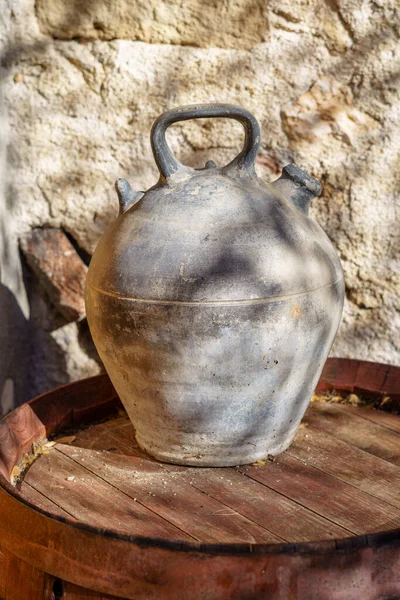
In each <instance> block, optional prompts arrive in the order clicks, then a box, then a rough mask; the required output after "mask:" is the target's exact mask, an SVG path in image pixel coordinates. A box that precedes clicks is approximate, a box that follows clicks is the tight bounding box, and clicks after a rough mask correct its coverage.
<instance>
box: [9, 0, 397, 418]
mask: <svg viewBox="0 0 400 600" xmlns="http://www.w3.org/2000/svg"><path fill="white" fill-rule="evenodd" d="M399 28H400V20H399V5H397V6H396V1H395V0H362V1H361V2H360V1H359V0H325V1H324V2H321V1H320V0H302V1H301V2H297V3H294V2H289V0H279V1H278V0H270V1H268V2H266V1H264V0H232V1H228V0H220V1H217V0H160V1H158V0H157V1H151V0H149V2H147V3H144V2H141V1H140V0H129V1H128V0H117V1H116V2H112V3H111V2H107V1H106V0H87V1H85V2H82V1H80V2H78V1H77V0H68V1H67V0H37V1H36V4H35V3H34V2H33V0H0V50H1V55H2V68H1V69H2V70H1V89H0V94H1V105H0V119H1V121H0V123H1V128H0V218H1V222H0V224H1V236H2V237H1V240H0V242H1V253H2V266H1V287H0V311H1V313H0V314H1V315H2V327H1V328H0V352H1V357H0V398H1V396H2V395H3V400H2V403H3V409H2V410H3V412H4V411H6V410H8V409H9V408H10V407H11V406H12V405H13V403H16V402H17V403H18V402H20V401H21V400H22V399H26V398H29V397H31V396H32V395H34V394H37V393H40V392H42V391H44V390H46V389H49V388H51V387H53V386H55V385H58V384H61V383H64V382H67V381H69V380H72V379H76V378H81V377H85V376H89V375H92V374H95V373H97V372H98V371H99V369H100V366H99V361H98V358H97V356H96V353H95V351H94V349H93V346H92V344H91V339H90V335H89V332H88V329H87V323H86V321H85V319H84V318H82V317H81V316H79V317H78V316H77V317H76V319H73V318H72V319H71V318H67V317H66V314H72V313H65V311H64V312H63V311H62V310H61V311H60V305H59V303H58V304H57V301H56V300H55V296H54V294H53V295H52V294H51V293H49V286H47V287H46V285H44V283H45V282H44V280H43V278H42V277H40V276H39V275H38V270H37V269H36V270H35V269H33V268H32V264H33V263H32V261H30V262H29V261H27V259H26V256H25V255H24V254H20V250H19V246H20V247H22V248H23V249H24V248H25V249H26V239H27V237H28V239H30V238H29V236H30V235H32V234H31V232H32V230H36V229H38V230H40V229H43V228H52V229H56V230H60V232H59V234H60V235H65V236H66V239H67V242H68V243H69V244H70V245H71V248H72V249H73V251H74V252H76V253H77V256H78V257H80V260H81V261H82V264H87V263H88V260H89V258H90V254H91V253H92V252H93V249H94V247H95V246H96V243H97V241H98V239H99V237H100V236H101V234H102V232H103V231H104V229H105V227H107V225H108V224H109V223H110V222H111V221H112V220H113V219H114V218H115V216H116V214H117V198H116V194H115V192H114V189H113V184H114V181H115V180H116V179H117V178H118V177H124V178H127V179H128V180H129V181H130V182H131V184H132V186H133V187H135V188H136V189H146V188H147V187H149V186H150V185H152V184H153V183H154V182H155V181H156V179H157V171H156V167H155V165H154V161H153V158H152V155H151V150H150V144H149V130H150V127H151V124H152V122H153V121H154V119H155V118H156V117H157V116H158V115H159V114H160V113H161V112H162V111H163V110H165V109H167V108H171V107H174V106H177V105H181V104H191V103H194V102H210V101H220V102H230V103H236V104H240V105H242V106H244V107H246V108H248V109H250V110H251V111H252V112H254V114H255V115H256V117H257V118H258V120H259V122H260V124H261V126H262V135H263V142H262V150H261V153H260V156H259V162H258V167H257V168H258V171H259V174H260V175H261V176H263V177H265V178H266V179H270V180H273V179H275V178H276V177H277V176H278V175H279V172H280V170H281V168H282V167H283V166H284V165H285V164H287V163H288V162H291V161H294V162H296V163H297V164H299V165H300V166H301V167H303V168H305V169H306V170H308V171H309V172H310V173H312V174H313V175H314V176H315V177H317V178H319V179H320V180H321V181H322V183H323V186H324V191H323V195H322V197H321V198H319V199H317V200H316V201H315V202H314V206H313V209H312V214H313V216H314V217H315V218H316V219H317V220H318V221H319V223H320V224H321V225H322V227H323V228H324V229H325V230H326V232H327V233H328V235H329V236H330V238H331V239H332V241H333V243H334V244H335V246H336V248H337V250H338V252H339V254H340V256H341V259H342V263H343V267H344V271H345V277H346V305H345V310H344V317H343V322H342V325H341V327H340V330H339V333H338V336H337V339H336V341H335V344H334V347H333V350H332V353H333V354H335V355H339V356H347V357H356V358H363V359H367V360H377V361H383V362H389V363H396V362H397V363H398V362H399V355H400V340H399V327H400V317H399V295H398V292H399V282H398V273H399V268H398V267H399V262H398V257H399V234H398V231H399V221H400V219H399V195H400V168H399V164H400V163H399V158H400V125H399V124H400V93H399V88H400V85H399V83H400V82H399V73H400V44H399V35H400V32H399ZM168 135H169V140H170V143H171V146H172V148H173V150H174V151H175V153H176V155H177V156H178V158H179V159H180V160H181V161H183V162H186V163H187V164H190V165H195V166H200V165H204V163H205V161H206V160H208V159H213V160H214V161H216V162H217V164H223V163H224V162H226V161H228V160H229V159H230V158H233V156H234V155H235V154H236V153H237V152H238V151H239V149H240V146H241V143H242V132H241V128H240V126H239V125H238V124H237V123H231V122H224V121H217V122H213V121H201V122H190V123H185V124H182V125H177V126H174V127H173V128H171V130H170V133H169V134H168ZM35 235H36V234H35ZM38 235H40V231H39V233H38ZM63 243H64V242H63ZM61 245H62V244H61ZM68 252H69V250H68V251H67V254H68ZM46 268H47V271H48V272H50V274H51V272H52V267H51V265H50V266H49V265H47V267H46ZM79 268H80V269H81V271H82V269H83V267H82V268H81V267H79ZM78 270H79V269H78ZM82 272H83V271H82ZM50 278H51V277H50ZM2 390H3V391H2ZM0 412H1V409H0Z"/></svg>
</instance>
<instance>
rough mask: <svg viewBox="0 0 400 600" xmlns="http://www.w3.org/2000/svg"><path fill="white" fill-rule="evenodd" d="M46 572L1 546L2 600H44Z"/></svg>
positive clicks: (0, 576)
mask: <svg viewBox="0 0 400 600" xmlns="http://www.w3.org/2000/svg"><path fill="white" fill-rule="evenodd" d="M44 588H45V574H44V572H43V571H41V570H39V569H35V567H33V566H32V565H30V564H28V563H27V562H25V561H23V560H21V559H20V558H17V557H16V556H15V555H14V554H12V553H11V552H9V551H8V550H6V548H4V547H0V598H1V600H43V593H44Z"/></svg>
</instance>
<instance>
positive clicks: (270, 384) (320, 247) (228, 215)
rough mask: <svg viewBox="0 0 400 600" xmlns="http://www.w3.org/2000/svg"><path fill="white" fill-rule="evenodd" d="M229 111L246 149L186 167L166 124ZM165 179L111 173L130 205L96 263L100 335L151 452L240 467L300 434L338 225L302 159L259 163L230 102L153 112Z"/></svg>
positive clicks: (325, 326)
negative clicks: (316, 209)
mask: <svg viewBox="0 0 400 600" xmlns="http://www.w3.org/2000/svg"><path fill="white" fill-rule="evenodd" d="M204 117H211V118H221V117H226V118H231V119H236V120H237V121H239V122H240V123H241V124H242V125H243V127H244V130H245V142H244V148H243V150H242V151H241V152H240V154H239V155H238V156H237V157H236V158H235V159H234V160H233V161H232V162H230V163H229V164H228V165H226V166H223V167H217V166H216V165H215V164H214V163H213V162H212V161H209V162H207V163H206V166H205V168H204V169H199V170H198V169H192V168H189V167H187V166H184V165H182V164H181V163H180V162H178V161H177V159H176V158H175V157H174V156H173V154H172V153H171V150H170V149H169V147H168V145H167V142H166V137H165V133H166V129H167V127H169V126H170V125H171V124H172V123H175V122H178V121H184V120H188V119H198V118H204ZM151 144H152V149H153V154H154V158H155V161H156V163H157V166H158V169H159V171H160V179H159V181H158V183H157V184H156V185H155V186H154V187H152V188H150V189H149V190H148V191H146V192H144V193H142V192H134V191H132V189H131V188H130V186H129V184H128V183H127V182H126V181H124V180H119V181H118V182H117V184H116V187H117V192H118V196H119V201H120V207H121V210H120V215H119V216H118V218H117V220H116V221H115V222H114V223H113V224H112V225H111V226H110V228H109V229H108V230H107V231H106V233H105V234H104V235H103V237H102V239H101V240H100V242H99V244H98V246H97V248H96V251H95V253H94V256H93V259H92V261H91V264H90V268H89V273H88V278H87V291H86V306H87V317H88V321H89V325H90V329H91V332H92V335H93V339H94V341H95V344H96V346H97V349H98V352H99V354H100V357H101V359H102V360H103V362H104V365H105V368H106V370H107V372H108V374H109V376H110V378H111V381H112V383H113V384H114V386H115V389H116V390H117V392H118V394H119V396H120V398H121V400H122V402H123V404H124V406H125V408H126V411H127V413H128V415H129V417H130V419H131V421H132V423H133V425H134V427H135V430H136V436H137V441H138V443H139V445H140V446H141V447H142V448H144V449H145V450H146V451H147V452H148V453H149V454H151V455H152V456H154V457H155V458H157V459H159V460H161V461H166V462H171V463H177V464H184V465H199V466H229V465H240V464H246V463H252V462H254V461H256V460H261V459H265V458H266V457H267V456H268V455H272V456H275V455H277V454H279V453H280V452H282V451H283V450H285V449H286V448H287V447H288V446H289V444H290V443H291V441H292V439H293V437H294V435H295V433H296V430H297V427H298V425H299V423H300V421H301V419H302V417H303V414H304V412H305V410H306V408H307V405H308V402H309V399H310V396H311V394H312V392H313V390H314V388H315V385H316V383H317V381H318V378H319V376H320V373H321V370H322V367H323V365H324V363H325V360H326V358H327V355H328V352H329V349H330V347H331V344H332V342H333V339H334V336H335V333H336V330H337V327H338V324H339V321H340V317H341V312H342V305H343V297H344V283H343V274H342V269H341V265H340V261H339V258H338V256H337V254H336V252H335V250H334V248H333V247H332V244H331V243H330V241H329V239H328V237H327V236H326V235H325V233H324V232H323V231H322V229H321V228H320V227H319V225H318V224H317V223H315V222H314V221H313V219H311V218H310V217H309V216H308V207H309V204H310V201H311V199H312V198H313V197H314V196H317V195H319V193H320V191H321V185H320V183H319V182H318V181H316V180H315V179H313V178H312V177H310V176H309V175H307V174H306V173H304V172H303V171H302V170H301V169H299V168H298V167H296V166H295V165H293V164H291V165H288V166H286V167H285V168H284V169H283V173H282V176H281V177H280V178H279V179H278V180H277V181H274V182H273V183H271V184H270V183H265V182H264V181H262V180H261V179H260V178H259V177H258V176H257V175H256V173H255V170H254V163H255V160H256V156H257V151H258V148H259V144H260V128H259V125H258V123H257V121H256V119H255V118H254V117H253V115H252V114H251V113H249V112H248V111H246V110H243V109H242V108H238V107H236V106H231V105H228V104H206V105H195V106H185V107H182V108H177V109H174V110H170V111H168V112H166V113H164V114H163V115H161V116H160V117H159V118H158V119H157V121H156V122H155V123H154V126H153V128H152V132H151Z"/></svg>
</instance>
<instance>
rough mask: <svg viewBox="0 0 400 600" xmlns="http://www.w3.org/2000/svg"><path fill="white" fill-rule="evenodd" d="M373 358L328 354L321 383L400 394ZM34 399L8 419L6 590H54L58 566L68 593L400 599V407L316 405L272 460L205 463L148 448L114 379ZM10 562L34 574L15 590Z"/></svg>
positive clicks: (0, 558)
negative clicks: (41, 449) (18, 478)
mask: <svg viewBox="0 0 400 600" xmlns="http://www.w3.org/2000/svg"><path fill="white" fill-rule="evenodd" d="M365 364H367V366H368V363H363V362H362V361H349V360H345V359H333V360H331V361H328V364H327V366H326V368H325V369H324V373H323V377H322V379H321V382H320V386H322V388H323V387H324V386H325V389H327V390H332V389H339V386H342V387H341V388H340V389H341V390H342V391H343V393H347V392H353V391H356V390H359V389H361V388H362V389H364V390H366V397H367V396H368V394H370V395H371V397H374V395H375V396H376V394H380V395H382V394H383V392H385V393H386V392H387V390H388V389H391V390H392V392H394V396H393V397H395V394H396V393H397V392H396V390H397V391H398V388H399V387H400V383H399V378H398V372H399V371H400V370H396V368H394V367H390V368H386V366H383V367H379V368H378V367H377V368H376V370H375V371H376V373H377V375H376V378H377V379H376V381H378V377H379V378H380V379H379V381H378V383H377V384H376V385H375V387H374V385H373V382H372V381H371V380H370V379H368V378H367V377H366V376H365V375H363V373H364V371H363V368H364V366H365ZM363 365H364V366H363ZM360 377H361V379H360ZM335 386H336V387H335ZM346 386H347V387H346ZM362 386H364V387H362ZM390 386H392V387H390ZM396 386H398V387H396ZM378 388H379V392H378ZM357 393H359V392H357ZM388 405H389V406H391V407H392V406H393V403H391V404H390V403H388V404H387V405H385V407H387V406H388ZM25 406H26V407H27V409H28V410H27V412H26V414H23V413H22V414H21V415H18V414H17V415H15V414H14V413H11V415H9V416H8V417H7V418H6V419H5V420H3V421H2V422H1V423H0V452H2V454H0V460H1V461H2V462H0V469H1V465H3V470H1V471H0V544H1V546H0V548H1V547H3V548H4V549H6V550H5V551H4V550H0V598H1V599H2V600H14V599H15V600H17V598H18V600H25V596H24V595H23V594H26V590H28V592H29V593H30V589H31V587H32V585H33V583H35V585H36V586H37V589H40V587H42V591H43V590H44V591H43V593H42V596H40V598H43V600H52V599H51V593H52V592H51V588H52V585H53V584H54V578H61V579H62V580H63V582H64V586H65V587H64V591H65V600H68V599H72V600H78V599H79V600H86V599H87V600H89V599H90V600H92V599H93V600H94V599H96V600H101V599H102V598H103V600H109V599H110V598H127V599H131V600H133V599H134V598H135V600H137V599H139V600H141V599H148V598H152V599H153V600H156V599H160V600H161V599H162V600H164V599H167V600H178V599H181V598H183V597H185V598H191V599H194V600H203V599H204V598H212V599H213V600H228V598H229V599H232V598H238V599H241V598H249V599H250V598H251V599H253V598H254V599H255V598H257V599H258V598H264V597H265V598H268V599H269V600H282V599H285V600H286V598H290V597H293V598H296V599H297V600H310V599H314V598H315V599H320V598H321V599H322V598H323V599H324V600H347V599H349V600H352V599H353V598H354V600H355V599H357V600H358V599H360V600H376V599H377V598H391V599H392V598H396V597H397V596H399V595H400V506H399V501H398V498H399V496H400V494H399V491H400V487H399V471H400V466H398V464H397V461H398V444H399V431H398V427H397V419H398V418H399V417H397V416H396V415H393V414H384V413H380V412H379V411H371V414H372V412H373V417H372V416H371V415H370V413H365V411H366V410H367V409H363V410H361V411H359V412H357V410H358V408H357V407H356V408H352V407H347V406H334V407H332V405H324V406H322V405H316V404H315V405H313V406H312V407H311V408H310V409H309V412H308V413H307V416H306V419H305V421H306V425H305V426H303V427H302V428H301V429H300V430H299V433H298V436H297V437H296V440H295V442H294V444H293V445H292V446H291V448H290V449H289V451H287V452H286V453H284V454H283V455H282V456H281V457H279V458H278V459H276V460H275V461H274V462H269V461H268V462H267V463H266V464H265V465H261V466H249V467H241V468H230V469H195V468H187V467H176V466H172V465H164V464H160V463H158V462H157V461H155V460H154V459H152V458H151V457H148V456H147V455H146V454H145V453H144V452H143V451H142V450H141V449H140V448H139V447H138V445H137V443H136V441H135V438H134V432H133V429H132V426H131V425H130V422H129V421H128V420H127V419H126V418H125V417H124V416H123V415H122V414H121V415H118V411H119V410H120V408H121V405H120V403H119V400H118V398H117V397H116V395H115V392H114V390H113V388H112V386H111V384H110V382H109V380H108V378H107V376H105V375H103V376H99V377H95V378H91V379H89V380H85V381H82V382H77V383H75V384H71V385H69V386H63V387H62V388H59V389H58V390H54V391H52V392H50V393H49V394H45V395H43V396H41V397H39V398H36V399H35V400H33V401H32V402H31V403H29V404H28V405H25ZM385 407H384V408H385ZM25 410H26V409H25ZM106 417H107V420H104V419H105V418H106ZM101 420H103V421H102V422H99V421H101ZM349 422H350V426H349V424H348V423H349ZM326 423H328V425H327V424H326ZM88 425H89V426H88ZM79 427H80V428H81V429H80V431H79V432H77V433H76V438H75V440H74V441H72V443H70V444H67V443H60V444H57V445H56V446H54V448H52V449H51V450H50V451H49V452H48V453H46V454H45V455H43V456H41V457H40V458H39V459H38V460H37V461H36V462H35V463H34V464H33V465H32V466H31V467H30V469H29V471H28V472H27V473H26V474H25V476H24V479H23V481H22V483H21V484H20V485H18V486H17V487H16V488H13V487H11V486H10V485H9V472H10V468H12V466H13V464H14V461H18V456H20V454H21V452H22V451H23V450H24V451H25V449H26V448H28V449H29V446H30V445H31V443H32V440H33V439H35V436H36V435H42V434H43V428H44V430H45V433H46V434H47V435H55V434H56V435H57V436H60V435H63V432H65V431H66V432H67V433H68V432H70V431H71V430H76V429H77V428H79ZM2 428H3V429H2ZM57 432H58V433H57ZM2 435H3V437H1V436H2ZM372 436H374V439H372ZM2 444H3V445H4V447H2ZM174 494H175V495H174ZM135 498H136V500H135ZM324 537H325V538H330V539H325V541H316V540H318V539H321V538H324ZM283 540H285V541H283ZM305 540H308V541H305ZM5 552H6V553H8V554H9V555H11V556H12V558H11V559H9V557H8V556H6V554H5ZM21 561H22V563H23V564H19V563H20V562H21ZM26 565H27V566H26ZM12 572H14V573H15V572H17V573H19V574H22V577H23V578H25V579H26V581H24V583H23V584H22V583H21V584H20V587H19V588H18V587H15V586H14V588H10V585H9V583H8V581H9V580H10V573H12ZM44 574H46V575H44ZM32 582H33V583H32ZM6 586H8V588H7V587H6ZM43 586H44V588H43ZM32 589H33V588H32ZM5 590H7V594H8V596H5V593H6V592H5ZM349 590H351V594H353V592H354V594H353V595H352V596H351V595H350V596H349ZM35 593H36V592H35ZM2 594H3V596H4V599H3V596H2ZM15 594H17V596H16V595H15ZM396 594H397V596H396ZM31 599H32V600H36V596H35V595H32V594H31V595H30V596H29V600H31ZM63 600H64V599H63Z"/></svg>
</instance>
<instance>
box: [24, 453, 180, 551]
mask: <svg viewBox="0 0 400 600" xmlns="http://www.w3.org/2000/svg"><path fill="white" fill-rule="evenodd" d="M25 481H26V482H27V483H28V484H29V485H31V486H32V487H33V488H35V489H36V490H38V491H39V492H41V493H42V494H44V495H45V496H46V497H47V498H49V499H51V500H52V501H53V502H54V503H55V504H57V505H58V506H60V507H61V508H62V509H63V510H65V511H67V512H68V513H69V514H71V515H73V517H74V518H75V519H77V520H78V521H82V522H86V523H90V524H91V525H92V526H94V527H98V528H100V529H114V530H115V531H118V532H119V533H123V534H127V535H143V536H149V537H166V538H169V539H173V540H182V539H191V538H190V536H188V535H187V534H185V533H184V532H183V531H180V530H179V529H178V528H176V527H175V526H174V525H171V524H170V523H168V522H167V521H165V520H163V519H162V518H161V517H159V516H158V515H156V514H154V513H153V512H151V511H150V510H148V509H146V508H145V507H144V506H142V505H141V504H139V503H138V502H132V501H131V500H130V499H129V498H127V497H126V495H125V494H123V493H121V492H118V491H117V490H116V489H115V488H113V487H111V486H110V485H108V484H107V483H105V482H104V481H102V480H101V479H99V478H98V477H96V476H95V475H93V474H92V473H90V472H88V471H87V470H86V469H85V468H83V467H81V466H80V465H78V464H77V463H76V462H75V461H73V460H71V459H69V458H67V457H66V456H64V455H63V454H61V453H60V452H58V451H57V450H55V449H53V451H51V452H50V453H49V454H47V455H44V456H41V457H40V458H39V459H38V460H37V461H36V462H35V463H34V464H33V465H32V466H31V468H30V469H29V471H28V472H27V474H26V476H25Z"/></svg>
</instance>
